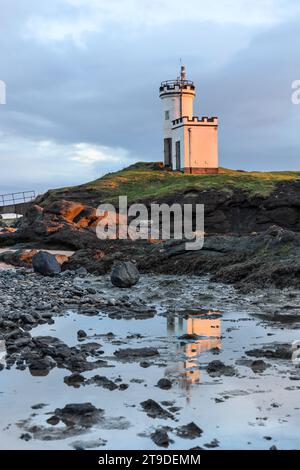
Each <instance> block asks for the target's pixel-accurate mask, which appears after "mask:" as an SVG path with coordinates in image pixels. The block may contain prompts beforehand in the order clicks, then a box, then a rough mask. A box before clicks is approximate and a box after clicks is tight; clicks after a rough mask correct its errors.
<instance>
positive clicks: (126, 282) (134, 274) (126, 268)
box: [110, 261, 140, 287]
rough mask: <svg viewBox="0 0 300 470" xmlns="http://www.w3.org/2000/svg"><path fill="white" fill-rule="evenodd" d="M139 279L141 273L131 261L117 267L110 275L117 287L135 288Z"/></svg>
mask: <svg viewBox="0 0 300 470" xmlns="http://www.w3.org/2000/svg"><path fill="white" fill-rule="evenodd" d="M139 278H140V273H139V271H138V269H137V267H136V266H135V265H134V264H133V263H131V261H125V262H124V263H121V264H119V265H117V266H115V267H114V268H113V270H112V272H111V275H110V279H111V282H112V284H113V285H114V286H116V287H131V286H134V285H135V284H136V283H137V282H138V281H139Z"/></svg>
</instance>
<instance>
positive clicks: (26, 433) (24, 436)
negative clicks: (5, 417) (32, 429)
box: [20, 432, 32, 441]
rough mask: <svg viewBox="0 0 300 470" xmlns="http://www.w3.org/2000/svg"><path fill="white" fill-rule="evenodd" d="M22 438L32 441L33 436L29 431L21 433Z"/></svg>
mask: <svg viewBox="0 0 300 470" xmlns="http://www.w3.org/2000/svg"><path fill="white" fill-rule="evenodd" d="M20 439H23V441H30V439H32V436H31V435H30V434H29V433H28V432H25V433H23V434H21V436H20Z"/></svg>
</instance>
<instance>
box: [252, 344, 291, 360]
mask: <svg viewBox="0 0 300 470" xmlns="http://www.w3.org/2000/svg"><path fill="white" fill-rule="evenodd" d="M246 354H247V356H251V357H266V358H271V359H291V358H292V348H291V346H290V345H289V344H270V345H268V346H264V347H263V348H261V349H258V348H256V349H250V350H249V351H246Z"/></svg>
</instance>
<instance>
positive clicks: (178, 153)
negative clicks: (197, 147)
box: [176, 140, 181, 171]
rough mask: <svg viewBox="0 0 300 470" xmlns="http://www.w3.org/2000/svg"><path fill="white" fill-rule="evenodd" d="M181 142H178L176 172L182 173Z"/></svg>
mask: <svg viewBox="0 0 300 470" xmlns="http://www.w3.org/2000/svg"><path fill="white" fill-rule="evenodd" d="M180 168H181V165H180V140H178V141H177V142H176V170H177V171H180Z"/></svg>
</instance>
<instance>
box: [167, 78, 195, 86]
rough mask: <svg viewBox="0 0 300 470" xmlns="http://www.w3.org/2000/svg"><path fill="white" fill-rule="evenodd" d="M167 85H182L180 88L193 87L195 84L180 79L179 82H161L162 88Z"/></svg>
mask: <svg viewBox="0 0 300 470" xmlns="http://www.w3.org/2000/svg"><path fill="white" fill-rule="evenodd" d="M167 85H180V86H183V85H191V86H193V85H194V82H192V81H191V80H181V79H180V78H178V79H177V80H165V81H164V82H161V84H160V86H161V87H164V86H167Z"/></svg>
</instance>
